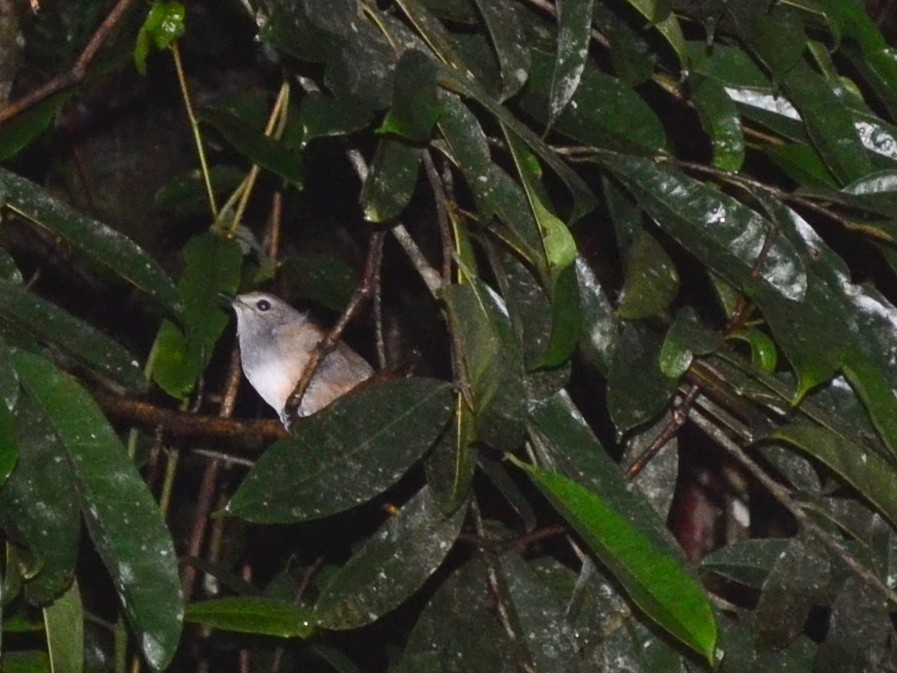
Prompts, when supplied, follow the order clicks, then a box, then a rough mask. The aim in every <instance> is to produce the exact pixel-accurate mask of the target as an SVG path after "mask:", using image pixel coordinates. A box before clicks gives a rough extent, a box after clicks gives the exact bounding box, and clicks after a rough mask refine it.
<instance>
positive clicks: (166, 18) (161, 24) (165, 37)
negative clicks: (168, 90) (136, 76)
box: [134, 0, 184, 75]
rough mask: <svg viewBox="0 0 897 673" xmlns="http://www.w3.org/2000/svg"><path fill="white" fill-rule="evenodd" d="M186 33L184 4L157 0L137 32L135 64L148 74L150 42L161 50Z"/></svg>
mask: <svg viewBox="0 0 897 673" xmlns="http://www.w3.org/2000/svg"><path fill="white" fill-rule="evenodd" d="M183 34H184V6H183V5H182V4H181V3H180V2H169V1H167V0H155V2H153V6H152V7H151V8H150V11H149V13H148V14H147V16H146V20H145V21H144V22H143V25H142V26H141V27H140V32H139V33H137V43H136V44H135V45H134V65H135V66H136V67H137V72H139V73H140V74H141V75H145V74H146V57H147V56H148V55H149V48H150V44H154V45H156V48H157V49H159V50H163V49H168V48H169V47H170V46H171V44H172V43H173V42H174V41H175V40H177V39H178V38H179V37H181V35H183Z"/></svg>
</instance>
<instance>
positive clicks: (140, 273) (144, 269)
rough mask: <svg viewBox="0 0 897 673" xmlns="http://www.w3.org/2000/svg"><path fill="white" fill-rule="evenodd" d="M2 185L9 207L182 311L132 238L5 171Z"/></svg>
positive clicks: (168, 282) (0, 172)
mask: <svg viewBox="0 0 897 673" xmlns="http://www.w3.org/2000/svg"><path fill="white" fill-rule="evenodd" d="M0 186H2V187H3V188H4V189H5V190H6V205H7V206H8V207H10V208H12V209H13V210H15V211H16V212H18V213H20V214H22V215H24V216H25V217H27V218H28V219H30V220H32V221H33V222H35V223H36V224H38V225H40V226H41V227H44V228H45V229H47V230H49V231H50V232H51V233H52V234H54V235H56V236H59V237H61V238H63V239H64V240H66V241H67V242H68V243H69V244H70V245H72V246H74V247H75V248H76V249H78V250H79V251H80V252H82V253H83V254H85V255H86V256H87V257H89V258H90V259H92V260H94V261H95V262H98V263H99V264H102V265H104V266H106V267H107V268H108V269H109V270H111V271H112V272H113V273H115V274H117V275H119V276H121V277H122V278H124V279H125V280H127V281H128V282H130V283H132V284H133V285H134V286H135V287H137V288H138V289H140V290H141V291H143V292H145V293H146V294H147V295H149V296H150V297H152V298H153V299H155V300H156V301H158V302H159V303H160V304H162V306H164V307H165V308H167V309H168V310H169V311H171V312H172V313H178V312H179V310H180V305H179V303H178V292H177V290H176V289H175V287H174V284H173V283H172V282H171V279H170V278H169V277H168V276H167V275H166V274H165V272H164V271H163V270H162V267H160V266H159V265H158V264H157V263H156V261H155V260H154V259H153V258H152V257H150V256H149V255H147V254H146V252H144V251H143V249H141V248H140V247H139V246H138V245H137V244H136V243H134V241H132V240H131V239H130V238H128V237H127V236H125V235H124V234H121V233H119V232H118V231H116V230H114V229H112V228H110V227H108V226H106V225H105V224H103V223H102V222H98V221H97V220H93V219H91V218H89V217H87V216H85V215H82V214H80V213H78V212H76V211H75V210H73V209H72V208H71V207H69V206H68V205H67V204H65V203H63V202H62V201H59V200H57V199H55V198H53V197H51V196H50V195H49V194H48V193H47V192H46V191H45V190H43V189H42V188H41V187H38V186H37V185H36V184H34V183H33V182H30V181H28V180H26V179H25V178H22V177H20V176H18V175H16V174H15V173H10V172H9V171H7V170H4V169H2V168H0Z"/></svg>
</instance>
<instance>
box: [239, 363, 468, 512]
mask: <svg viewBox="0 0 897 673" xmlns="http://www.w3.org/2000/svg"><path fill="white" fill-rule="evenodd" d="M451 408H452V395H451V386H449V385H448V384H446V383H442V382H440V381H434V380H432V379H423V378H411V379H402V380H396V381H390V382H388V383H384V384H383V385H380V386H376V387H371V388H368V389H366V390H363V391H361V392H359V393H357V394H354V395H350V396H347V397H344V398H342V399H339V400H337V401H336V402H335V403H334V404H332V405H331V406H329V407H328V408H327V409H325V410H323V411H322V412H320V413H318V414H315V415H314V416H311V417H309V418H306V419H303V420H302V421H301V422H300V423H297V424H296V426H295V430H294V431H293V433H292V434H291V435H290V437H288V438H286V439H283V440H281V441H279V442H277V443H276V444H274V445H273V446H271V447H270V448H269V449H268V450H267V451H266V452H265V455H264V456H263V457H262V458H261V459H260V460H259V461H258V463H256V466H255V467H254V468H253V469H252V470H251V471H250V472H249V474H248V475H247V476H246V479H244V480H243V483H242V484H241V485H240V488H239V489H238V490H237V492H236V493H235V494H234V496H233V498H231V501H230V502H229V503H228V505H227V509H226V511H227V512H228V513H229V514H234V515H236V516H240V517H243V518H245V519H249V520H250V521H258V522H262V523H286V522H291V521H307V520H312V519H320V518H323V517H326V516H330V515H331V514H336V513H337V512H342V511H345V510H347V509H349V508H351V507H354V506H356V505H359V504H361V503H363V502H366V501H368V500H370V499H371V498H374V497H376V496H377V495H379V494H380V493H382V492H383V491H384V490H386V489H387V488H389V487H390V486H391V485H392V484H394V483H395V482H396V481H398V479H399V478H400V477H401V476H402V475H403V474H404V473H405V472H406V471H407V470H408V468H410V467H411V465H412V464H414V463H415V462H416V461H417V460H419V459H420V457H421V456H422V455H423V454H424V453H425V452H426V451H427V450H428V449H429V448H430V447H431V446H432V444H433V442H434V441H435V440H436V439H437V438H438V437H439V436H440V435H441V434H442V432H443V431H444V430H445V426H446V423H447V422H448V419H449V413H450V411H451ZM372 419H376V420H375V421H373V422H372Z"/></svg>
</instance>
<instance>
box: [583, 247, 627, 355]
mask: <svg viewBox="0 0 897 673" xmlns="http://www.w3.org/2000/svg"><path fill="white" fill-rule="evenodd" d="M576 277H577V280H578V281H579V297H580V307H581V309H582V318H583V319H582V335H581V337H580V340H579V346H580V349H581V350H582V353H583V355H584V356H585V358H586V359H587V360H588V361H589V362H590V363H591V364H593V365H595V366H596V367H598V368H599V369H600V370H601V371H602V372H603V373H606V372H607V369H608V367H609V366H610V362H611V359H612V355H613V346H614V341H615V339H616V335H617V321H616V316H615V315H614V310H613V307H612V306H611V304H610V299H608V297H607V294H606V293H605V292H604V289H603V288H602V287H601V284H600V283H599V282H598V278H597V277H596V276H595V273H594V272H593V271H592V269H591V268H590V267H589V265H588V263H587V262H586V261H585V259H584V258H583V257H582V256H579V257H577V258H576Z"/></svg>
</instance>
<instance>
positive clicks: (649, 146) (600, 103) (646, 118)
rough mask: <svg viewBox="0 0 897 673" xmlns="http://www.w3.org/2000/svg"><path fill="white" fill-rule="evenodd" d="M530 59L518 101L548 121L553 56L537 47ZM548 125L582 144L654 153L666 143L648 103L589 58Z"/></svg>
mask: <svg viewBox="0 0 897 673" xmlns="http://www.w3.org/2000/svg"><path fill="white" fill-rule="evenodd" d="M532 60H533V63H532V70H531V72H530V81H529V85H528V86H527V87H526V89H524V91H523V94H522V96H521V97H520V105H521V107H522V108H523V109H524V111H526V112H527V113H529V114H531V115H532V116H534V117H535V118H536V119H539V120H540V121H542V120H544V121H545V122H547V120H548V117H549V107H548V106H549V102H548V100H549V96H550V82H551V75H552V68H553V66H554V61H553V60H552V59H551V58H550V57H549V56H548V55H547V54H545V53H543V52H540V51H537V50H533V51H532ZM552 129H553V130H555V131H557V132H559V133H563V134H564V135H565V136H568V137H570V138H572V139H574V140H576V141H579V142H581V143H583V144H585V145H589V146H592V147H603V148H609V149H616V150H620V151H633V152H640V153H644V154H656V153H658V152H662V151H663V149H664V145H665V144H666V135H665V133H664V130H663V126H662V125H661V123H660V120H659V119H658V118H657V115H656V114H655V113H654V111H653V110H652V109H651V108H650V107H649V106H648V104H647V103H645V101H644V100H642V99H641V98H640V97H639V95H638V94H637V93H636V92H635V91H633V90H632V88H631V87H629V86H626V85H625V84H624V83H623V82H621V81H620V80H618V79H617V78H615V77H611V76H610V75H607V74H606V73H603V72H601V71H600V70H599V69H598V68H597V67H594V66H592V65H591V64H588V63H587V64H586V68H585V70H584V71H583V73H582V78H581V81H580V83H579V87H578V88H577V89H576V92H575V93H574V95H573V98H572V99H571V101H570V104H569V105H567V107H566V108H565V109H564V110H563V111H562V112H561V113H560V115H559V116H558V117H557V119H555V120H554V123H553V124H552Z"/></svg>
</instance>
